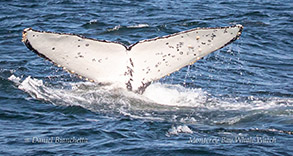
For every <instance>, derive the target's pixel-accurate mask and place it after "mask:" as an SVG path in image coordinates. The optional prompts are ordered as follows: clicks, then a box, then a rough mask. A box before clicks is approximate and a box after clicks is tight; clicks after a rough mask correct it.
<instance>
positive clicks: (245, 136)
mask: <svg viewBox="0 0 293 156" xmlns="http://www.w3.org/2000/svg"><path fill="white" fill-rule="evenodd" d="M233 24H242V25H243V26H244V30H243V33H242V36H241V38H240V40H237V41H236V42H234V43H232V44H230V45H228V46H227V47H225V48H223V49H220V50H218V51H216V52H214V53H212V54H210V55H209V56H207V57H205V58H203V59H202V60H200V61H198V62H197V63H195V64H193V65H191V66H188V67H185V68H183V69H181V70H180V71H179V72H176V73H173V74H172V75H171V76H169V77H165V78H163V79H161V80H160V81H157V82H154V83H153V84H151V85H150V86H149V87H148V88H147V90H146V92H145V93H144V94H142V95H138V94H135V93H132V92H128V91H125V90H121V89H118V88H115V86H111V85H110V86H103V85H98V84H95V83H91V82H85V81H82V80H79V79H78V78H76V77H75V76H73V75H70V74H68V73H66V72H65V71H63V70H62V69H60V68H58V67H56V66H54V65H53V64H52V63H50V62H48V61H45V60H44V59H42V58H40V57H38V56H37V55H35V54H34V53H32V52H31V51H29V50H28V49H27V48H26V47H25V46H24V45H23V44H22V42H21V33H22V30H23V29H24V28H27V27H32V28H34V29H37V30H44V31H53V32H66V33H74V34H80V35H83V36H85V37H91V38H96V39H106V40H110V41H119V42H122V43H124V44H127V45H129V44H132V43H135V42H137V41H139V40H143V39H149V38H153V37H157V36H163V35H167V34H171V33H175V32H179V31H183V30H188V29H191V28H196V27H219V26H228V25H233ZM292 37H293V2H292V1H289V0H279V1H257V0H252V1H233V0H228V1H224V0H217V1H216V0H209V1H191V0H186V1H165V0H158V1H148V0H143V1H132V0H123V1H116V0H113V1H98V0H85V1H76V0H72V1H69V0H58V1H57V0H48V1H39V0H27V1H18V0H14V1H8V0H2V1H1V2H0V88H1V89H0V105H1V107H0V155H233V156H235V155H293V148H292V147H293V39H292Z"/></svg>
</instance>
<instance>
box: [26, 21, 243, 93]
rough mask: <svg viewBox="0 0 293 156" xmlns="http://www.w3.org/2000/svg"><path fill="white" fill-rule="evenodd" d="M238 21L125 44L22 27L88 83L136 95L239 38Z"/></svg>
mask: <svg viewBox="0 0 293 156" xmlns="http://www.w3.org/2000/svg"><path fill="white" fill-rule="evenodd" d="M242 28H243V27H242V26H241V25H235V26H230V27H220V28H196V29H191V30H187V31H183V32H179V33H175V34H172V35H168V36H163V37H158V38H154V39H149V40H143V41H140V42H137V43H135V44H133V45H130V46H128V47H127V46H125V45H123V44H121V43H117V42H110V41H100V40H95V39H89V38H85V37H82V36H78V35H73V34H62V33H52V32H41V31H36V30H33V29H31V28H27V29H25V30H24V31H23V42H24V43H25V45H26V46H27V47H28V48H29V49H31V50H32V51H34V52H35V53H37V54H38V55H40V56H42V57H45V58H47V59H49V60H50V61H52V62H53V63H55V64H56V65H57V66H59V67H63V68H64V69H65V70H68V71H69V72H71V73H74V74H77V75H79V76H80V77H81V78H84V79H86V80H89V81H95V82H100V83H116V84H119V85H121V87H125V88H127V89H128V90H132V91H136V92H139V93H142V92H143V91H144V89H145V88H146V87H147V86H148V85H149V84H150V83H151V82H152V81H155V80H158V79H160V78H162V77H164V76H166V75H169V74H170V73H173V72H175V71H178V70H179V69H181V68H182V67H184V66H186V65H188V64H193V63H194V62H195V61H197V60H199V59H201V58H202V57H204V56H206V55H208V54H209V53H211V52H213V51H216V50H218V49H220V48H222V47H224V46H225V45H227V44H229V43H231V42H232V41H234V40H236V39H238V38H239V36H240V35H241V31H242Z"/></svg>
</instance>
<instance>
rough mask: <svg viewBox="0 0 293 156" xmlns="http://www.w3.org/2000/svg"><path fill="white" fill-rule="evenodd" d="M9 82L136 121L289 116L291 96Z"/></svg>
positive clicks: (57, 101)
mask: <svg viewBox="0 0 293 156" xmlns="http://www.w3.org/2000/svg"><path fill="white" fill-rule="evenodd" d="M8 79H9V80H10V81H12V82H14V83H15V85H16V86H17V87H18V88H19V89H20V90H22V91H24V92H26V93H28V94H29V95H30V96H29V97H30V98H34V99H38V100H43V101H48V102H50V103H52V104H54V105H61V106H78V107H82V108H84V109H88V110H90V111H93V112H98V113H105V114H107V115H109V114H116V115H117V114H120V115H123V116H129V117H131V118H137V119H146V120H160V121H174V122H179V123H187V124H188V123H204V122H208V123H209V124H216V125H222V124H225V125H233V124H237V123H239V122H245V121H246V120H248V119H249V120H250V119H251V118H254V117H256V116H258V115H260V114H263V113H265V114H270V115H274V116H287V115H292V114H293V112H292V107H293V99H291V98H267V99H265V98H257V97H253V96H250V97H247V98H241V97H234V98H226V97H222V98H219V97H214V96H212V95H210V94H209V93H208V92H206V91H203V90H202V89H200V88H199V89H196V88H195V89H190V88H185V87H183V86H180V85H174V84H162V83H159V82H157V83H153V84H151V85H150V86H149V87H148V88H147V89H146V91H145V93H144V94H143V95H139V94H135V93H133V92H129V91H127V90H125V89H122V88H119V87H117V86H115V85H98V84H95V83H91V82H62V81H60V82H54V83H50V82H44V81H43V80H40V79H36V78H32V77H30V76H28V77H26V78H21V77H17V76H15V75H11V76H10V77H9V78H8Z"/></svg>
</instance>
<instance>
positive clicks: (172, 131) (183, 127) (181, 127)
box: [166, 125, 193, 137]
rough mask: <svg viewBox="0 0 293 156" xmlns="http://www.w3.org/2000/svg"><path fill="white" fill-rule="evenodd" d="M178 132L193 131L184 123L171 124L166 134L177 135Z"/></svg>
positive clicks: (190, 132) (189, 132) (188, 132)
mask: <svg viewBox="0 0 293 156" xmlns="http://www.w3.org/2000/svg"><path fill="white" fill-rule="evenodd" d="M180 133H187V134H192V133H193V131H192V130H191V129H190V128H189V127H188V126H186V125H179V126H172V127H171V128H170V129H169V130H168V132H167V134H166V136H168V137H170V136H171V135H179V134H180Z"/></svg>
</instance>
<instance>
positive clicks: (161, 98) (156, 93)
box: [143, 83, 207, 107]
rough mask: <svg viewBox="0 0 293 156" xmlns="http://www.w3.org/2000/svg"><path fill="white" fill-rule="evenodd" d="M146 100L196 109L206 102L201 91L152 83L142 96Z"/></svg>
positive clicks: (205, 95)
mask: <svg viewBox="0 0 293 156" xmlns="http://www.w3.org/2000/svg"><path fill="white" fill-rule="evenodd" d="M143 95H144V96H145V97H147V98H148V99H150V100H152V101H154V102H156V103H159V104H163V105H169V106H181V107H182V106H186V107H197V106H200V105H202V104H203V103H205V102H206V100H207V94H206V92H204V91H202V90H201V89H187V88H184V87H182V86H180V85H170V84H161V83H154V84H152V85H150V86H149V87H148V88H147V89H146V90H145V92H144V94H143Z"/></svg>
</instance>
